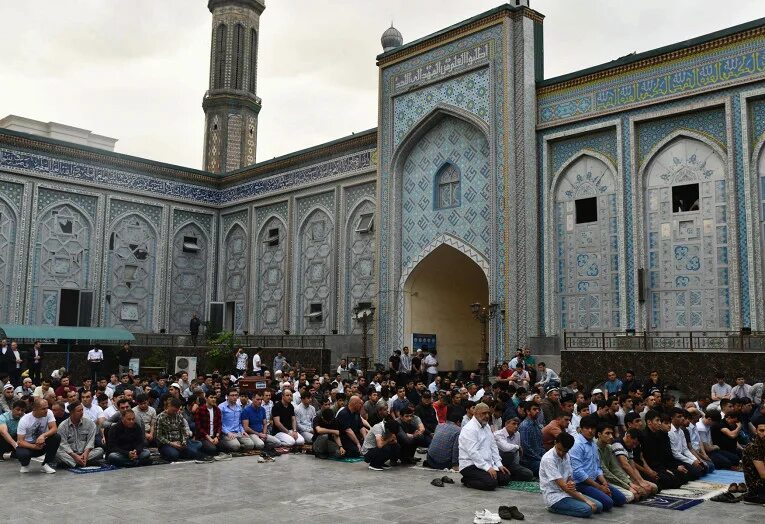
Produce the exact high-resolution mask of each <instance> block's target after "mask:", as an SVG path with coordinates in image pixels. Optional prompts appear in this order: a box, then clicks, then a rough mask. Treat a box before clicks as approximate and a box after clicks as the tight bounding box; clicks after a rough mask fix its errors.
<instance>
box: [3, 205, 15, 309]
mask: <svg viewBox="0 0 765 524" xmlns="http://www.w3.org/2000/svg"><path fill="white" fill-rule="evenodd" d="M17 228H18V215H17V213H16V210H15V209H14V206H13V205H12V204H11V203H10V202H9V201H8V200H6V199H5V198H3V197H2V195H0V321H2V322H5V321H7V320H10V310H11V295H12V293H11V291H12V289H13V286H12V281H13V265H14V264H13V262H14V254H15V251H16V250H15V245H16V231H17Z"/></svg>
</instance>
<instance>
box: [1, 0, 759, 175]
mask: <svg viewBox="0 0 765 524" xmlns="http://www.w3.org/2000/svg"><path fill="white" fill-rule="evenodd" d="M266 3H267V9H266V11H265V12H264V14H263V17H262V21H261V38H260V63H259V79H258V86H259V87H258V91H259V92H258V94H259V96H261V97H262V98H263V110H262V111H261V114H260V123H259V133H258V138H259V143H258V158H259V159H260V160H266V159H269V158H271V157H273V156H276V155H281V154H285V153H288V152H290V151H294V150H296V149H300V148H303V147H308V146H311V145H315V144H317V143H320V142H324V141H327V140H332V139H334V138H338V137H340V136H344V135H347V134H350V133H351V132H352V131H361V130H363V129H368V128H370V127H374V126H375V125H376V122H377V79H378V71H377V67H376V66H375V56H376V55H377V54H378V53H379V52H380V51H381V48H380V34H381V33H382V32H383V31H384V30H385V29H386V28H387V27H388V25H389V24H390V22H391V20H393V21H394V24H395V25H396V27H397V28H398V29H399V30H401V32H402V33H403V35H404V39H405V41H412V40H414V39H416V38H419V37H421V36H424V35H427V34H429V33H431V32H434V31H437V30H439V29H442V28H444V27H446V26H449V25H451V24H453V23H455V22H458V21H460V20H463V19H465V18H469V17H471V16H473V15H476V14H478V13H480V12H482V11H485V10H487V9H491V8H492V7H496V6H497V5H499V4H500V3H501V2H499V1H498V0H493V1H489V0H473V1H471V2H465V1H464V0H418V1H413V0H388V1H385V2H380V1H377V0H324V1H321V2H318V1H308V0H267V2H266ZM206 5H207V2H206V0H161V1H157V0H131V1H129V2H124V1H117V0H67V1H61V0H36V1H34V2H12V1H5V2H0V20H2V21H3V31H2V32H0V48H2V49H3V50H4V51H5V52H4V53H3V61H4V68H3V78H2V82H0V116H3V115H5V114H9V113H14V114H20V115H23V116H28V117H30V118H37V119H40V120H44V121H49V120H53V121H58V122H63V123H66V124H70V125H75V126H79V127H85V128H87V129H91V130H93V131H94V132H96V133H101V134H106V135H109V136H113V137H116V138H119V139H120V141H119V142H118V143H117V150H118V151H120V152H123V153H129V154H133V155H138V156H143V157H147V158H151V159H155V160H161V161H165V162H171V163H176V164H181V165H187V166H191V167H199V166H200V165H201V162H202V139H203V124H204V116H203V113H202V109H201V99H202V95H203V94H204V91H205V89H206V88H207V81H208V69H209V45H210V28H211V15H210V13H209V11H208V10H207V7H206ZM532 7H534V8H535V9H537V10H538V11H540V12H541V13H543V14H544V15H545V16H546V18H545V22H544V31H545V72H546V76H547V77H551V76H556V75H560V74H565V73H568V72H571V71H575V70H578V69H582V68H585V67H589V66H591V65H595V64H599V63H602V62H607V61H609V60H613V59H615V58H618V57H619V56H622V55H625V54H628V53H630V52H633V51H638V52H640V51H646V50H649V49H653V48H655V47H659V46H662V45H667V44H671V43H674V42H678V41H682V40H686V39H688V38H692V37H695V36H699V35H701V34H704V33H708V32H712V31H715V30H719V29H723V28H725V27H728V26H731V25H735V24H738V23H742V22H745V21H747V20H750V19H754V18H758V17H760V16H763V14H762V13H763V10H762V3H761V2H758V1H756V0H738V1H736V2H731V3H729V4H728V5H726V6H725V9H722V8H721V7H720V3H719V2H715V1H712V0H703V1H702V0H674V1H672V2H667V1H666V0H642V1H640V2H627V1H616V0H581V1H570V0H566V1H564V0H532Z"/></svg>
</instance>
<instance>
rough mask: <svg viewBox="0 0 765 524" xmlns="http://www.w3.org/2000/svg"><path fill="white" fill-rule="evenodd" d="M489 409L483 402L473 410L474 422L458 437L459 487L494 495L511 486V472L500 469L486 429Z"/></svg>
mask: <svg viewBox="0 0 765 524" xmlns="http://www.w3.org/2000/svg"><path fill="white" fill-rule="evenodd" d="M490 417H491V408H489V406H487V405H486V404H484V403H483V402H481V403H479V404H477V405H476V406H475V409H474V412H473V418H472V419H470V421H469V422H468V423H467V424H465V426H464V427H463V428H462V430H461V431H460V437H459V453H460V454H459V456H460V460H459V468H460V473H461V474H462V483H463V484H464V485H465V486H467V487H469V488H473V489H480V490H483V491H494V490H495V489H496V488H497V486H506V485H507V484H508V483H509V482H510V471H508V469H507V468H506V467H505V466H503V465H502V458H501V457H500V456H499V449H498V448H497V443H496V441H495V440H494V435H493V434H492V432H491V428H490V426H489V418H490Z"/></svg>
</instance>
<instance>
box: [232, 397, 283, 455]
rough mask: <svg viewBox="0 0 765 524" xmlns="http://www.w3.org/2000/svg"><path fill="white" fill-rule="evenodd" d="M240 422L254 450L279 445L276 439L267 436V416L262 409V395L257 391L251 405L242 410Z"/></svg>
mask: <svg viewBox="0 0 765 524" xmlns="http://www.w3.org/2000/svg"><path fill="white" fill-rule="evenodd" d="M241 421H242V428H243V429H244V432H245V433H247V435H249V436H250V438H251V439H252V441H253V442H254V443H255V449H263V448H265V447H266V446H267V447H269V448H274V447H277V446H279V445H280V443H279V440H278V439H277V438H276V437H274V436H273V435H269V434H268V414H267V413H266V408H264V407H263V395H262V394H261V393H260V392H259V391H256V392H255V395H253V397H252V404H250V405H249V406H247V407H246V408H244V409H243V410H242V415H241Z"/></svg>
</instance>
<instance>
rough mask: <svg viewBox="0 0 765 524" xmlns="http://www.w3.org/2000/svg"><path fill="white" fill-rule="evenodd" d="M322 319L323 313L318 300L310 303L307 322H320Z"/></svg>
mask: <svg viewBox="0 0 765 524" xmlns="http://www.w3.org/2000/svg"><path fill="white" fill-rule="evenodd" d="M323 320H324V315H323V313H322V304H321V303H320V302H319V303H313V304H311V309H310V313H309V314H308V322H322V321H323Z"/></svg>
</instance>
